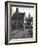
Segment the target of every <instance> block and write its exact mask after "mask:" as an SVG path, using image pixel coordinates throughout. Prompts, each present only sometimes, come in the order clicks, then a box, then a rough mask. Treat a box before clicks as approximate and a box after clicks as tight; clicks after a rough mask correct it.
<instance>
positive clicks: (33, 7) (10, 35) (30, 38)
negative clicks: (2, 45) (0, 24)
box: [5, 2, 37, 44]
mask: <svg viewBox="0 0 38 46" xmlns="http://www.w3.org/2000/svg"><path fill="white" fill-rule="evenodd" d="M6 4H8V5H5V9H6V12H5V13H6V14H5V17H6V21H5V23H6V31H5V33H6V34H5V38H6V39H5V40H6V43H7V44H11V43H13V44H14V43H17V44H18V43H32V42H36V40H37V38H36V37H37V35H36V33H37V27H36V26H37V19H36V17H37V13H36V12H37V4H36V3H23V2H19V3H17V2H6Z"/></svg>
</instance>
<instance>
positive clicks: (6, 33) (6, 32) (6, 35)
mask: <svg viewBox="0 0 38 46" xmlns="http://www.w3.org/2000/svg"><path fill="white" fill-rule="evenodd" d="M8 3H20V4H33V5H36V41H31V42H19V43H8V6H7V5H8ZM6 14H7V15H6ZM6 16H7V18H6ZM6 19H7V22H6ZM6 23H7V30H6ZM25 43H26V44H27V43H37V3H32V2H15V1H6V2H5V44H6V45H12V44H25Z"/></svg>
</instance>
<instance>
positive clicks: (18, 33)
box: [11, 29, 31, 39]
mask: <svg viewBox="0 0 38 46" xmlns="http://www.w3.org/2000/svg"><path fill="white" fill-rule="evenodd" d="M28 30H29V29H26V30H23V29H18V30H14V31H12V32H11V39H12V38H13V39H18V38H30V37H31V35H30V34H29V32H28Z"/></svg>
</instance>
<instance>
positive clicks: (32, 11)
mask: <svg viewBox="0 0 38 46" xmlns="http://www.w3.org/2000/svg"><path fill="white" fill-rule="evenodd" d="M11 8H12V16H13V13H15V11H16V8H18V11H19V12H20V13H24V12H25V15H26V17H27V16H28V15H29V13H30V15H31V16H33V15H34V11H35V9H34V8H26V7H11Z"/></svg>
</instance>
